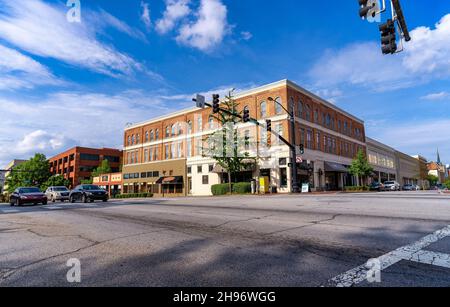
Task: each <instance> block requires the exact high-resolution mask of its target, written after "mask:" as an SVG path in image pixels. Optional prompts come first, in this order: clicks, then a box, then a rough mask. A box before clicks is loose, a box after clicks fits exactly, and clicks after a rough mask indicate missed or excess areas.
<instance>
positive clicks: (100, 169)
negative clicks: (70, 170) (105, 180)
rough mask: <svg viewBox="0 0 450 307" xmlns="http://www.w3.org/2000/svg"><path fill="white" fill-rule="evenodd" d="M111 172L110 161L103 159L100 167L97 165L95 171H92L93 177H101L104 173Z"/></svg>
mask: <svg viewBox="0 0 450 307" xmlns="http://www.w3.org/2000/svg"><path fill="white" fill-rule="evenodd" d="M109 173H111V166H110V165H109V161H108V160H106V159H105V160H103V161H102V163H101V164H100V166H99V167H97V168H96V169H95V170H94V171H93V172H92V178H93V177H99V176H101V175H104V174H109Z"/></svg>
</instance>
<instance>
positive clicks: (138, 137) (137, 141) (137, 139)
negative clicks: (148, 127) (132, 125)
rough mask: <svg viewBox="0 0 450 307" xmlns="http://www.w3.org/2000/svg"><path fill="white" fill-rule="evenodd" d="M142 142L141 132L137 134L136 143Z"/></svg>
mask: <svg viewBox="0 0 450 307" xmlns="http://www.w3.org/2000/svg"><path fill="white" fill-rule="evenodd" d="M140 142H141V137H140V136H139V133H138V134H137V135H136V144H139V143H140Z"/></svg>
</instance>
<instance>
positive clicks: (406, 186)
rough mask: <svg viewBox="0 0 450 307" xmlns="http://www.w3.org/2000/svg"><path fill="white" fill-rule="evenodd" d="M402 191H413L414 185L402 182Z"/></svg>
mask: <svg viewBox="0 0 450 307" xmlns="http://www.w3.org/2000/svg"><path fill="white" fill-rule="evenodd" d="M402 190H403V191H415V190H416V187H415V186H414V185H412V184H404V185H403V187H402Z"/></svg>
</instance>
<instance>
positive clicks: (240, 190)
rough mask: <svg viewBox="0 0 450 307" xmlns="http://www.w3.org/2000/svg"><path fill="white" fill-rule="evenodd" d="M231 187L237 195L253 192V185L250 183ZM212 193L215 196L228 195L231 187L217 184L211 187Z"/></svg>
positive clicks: (238, 183) (235, 184) (233, 184)
mask: <svg viewBox="0 0 450 307" xmlns="http://www.w3.org/2000/svg"><path fill="white" fill-rule="evenodd" d="M231 187H232V190H233V193H235V194H249V193H251V192H252V185H251V183H249V182H237V183H232V184H231ZM211 192H212V194H213V195H214V196H220V195H227V194H228V193H229V192H230V186H229V184H228V183H223V184H215V185H213V186H211Z"/></svg>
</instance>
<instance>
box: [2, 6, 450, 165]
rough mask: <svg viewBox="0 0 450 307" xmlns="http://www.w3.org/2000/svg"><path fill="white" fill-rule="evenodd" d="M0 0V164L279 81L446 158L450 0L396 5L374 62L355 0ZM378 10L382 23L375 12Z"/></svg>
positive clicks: (379, 133)
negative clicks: (406, 33) (73, 19)
mask: <svg viewBox="0 0 450 307" xmlns="http://www.w3.org/2000/svg"><path fill="white" fill-rule="evenodd" d="M80 2H81V14H82V15H81V23H70V22H68V20H67V18H66V13H67V11H68V9H69V8H68V7H66V1H65V0H64V1H63V0H0V108H1V112H0V123H1V125H0V166H1V165H4V164H6V163H7V162H8V161H9V160H11V159H13V158H28V157H29V156H31V155H32V154H33V153H34V152H44V153H46V154H47V155H52V154H54V153H57V152H59V151H61V150H64V149H66V148H68V147H70V146H73V145H82V146H94V147H102V146H106V147H120V146H121V145H122V138H123V137H122V134H123V128H124V126H125V125H126V123H130V122H131V123H133V122H139V121H142V120H146V119H149V118H151V117H153V116H157V115H161V114H163V113H168V112H171V111H173V110H177V109H180V108H185V107H188V106H191V105H192V103H191V101H190V97H192V96H193V94H195V93H197V92H202V93H207V94H208V95H209V94H210V93H212V92H216V91H219V92H221V91H224V90H226V89H230V88H232V87H235V88H237V89H241V90H243V89H248V88H250V87H253V86H258V85H263V84H266V83H270V82H274V81H278V80H280V79H285V78H288V79H291V80H292V81H294V82H296V83H298V84H299V85H301V86H303V87H305V88H307V89H309V90H311V91H313V92H315V93H317V94H319V95H320V96H322V97H324V98H325V99H329V100H330V101H331V102H333V103H335V104H337V105H338V106H340V107H342V108H344V109H345V110H347V111H349V112H350V113H353V114H355V115H356V116H358V117H360V118H362V119H363V120H365V121H366V128H367V135H368V136H371V137H373V138H376V139H378V140H380V141H382V142H384V143H386V144H389V145H391V146H394V147H396V148H398V149H399V150H401V151H404V152H405V153H408V154H411V155H413V154H422V155H424V156H425V157H427V158H428V159H430V160H431V159H435V156H436V149H437V147H439V149H440V152H441V157H442V159H443V160H444V161H446V162H448V163H450V133H449V131H450V116H449V114H450V112H449V111H450V2H448V1H444V0H415V1H402V4H403V10H404V13H405V16H406V18H407V22H408V25H409V28H410V30H411V34H412V37H413V40H412V41H411V42H410V43H408V44H406V46H405V47H406V50H405V52H403V53H401V54H397V55H395V56H382V55H381V52H380V46H379V33H378V30H377V25H376V24H374V23H368V22H365V21H362V20H361V19H359V16H358V5H357V1H356V0H355V1H322V2H318V1H299V0H280V1H270V0H265V1H256V0H245V1H231V0H151V1H150V0H143V1H141V0H127V1H109V0H95V1H94V0H80ZM383 18H386V16H384V17H383Z"/></svg>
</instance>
